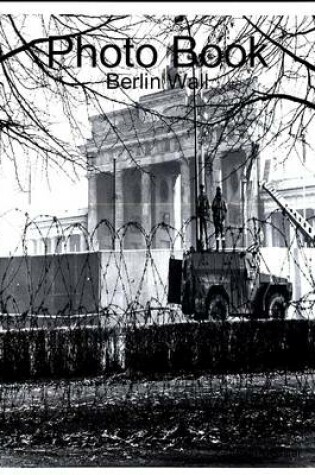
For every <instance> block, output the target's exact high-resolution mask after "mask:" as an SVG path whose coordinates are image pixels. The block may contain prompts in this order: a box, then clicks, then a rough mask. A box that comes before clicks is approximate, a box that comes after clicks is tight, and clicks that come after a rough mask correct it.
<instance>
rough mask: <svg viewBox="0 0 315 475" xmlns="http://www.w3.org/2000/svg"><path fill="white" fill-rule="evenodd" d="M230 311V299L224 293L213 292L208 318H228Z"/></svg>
mask: <svg viewBox="0 0 315 475" xmlns="http://www.w3.org/2000/svg"><path fill="white" fill-rule="evenodd" d="M228 312H229V306H228V301H227V299H226V298H225V297H224V295H222V294H213V295H211V296H210V297H209V301H208V319H209V320H226V319H227V316H228Z"/></svg>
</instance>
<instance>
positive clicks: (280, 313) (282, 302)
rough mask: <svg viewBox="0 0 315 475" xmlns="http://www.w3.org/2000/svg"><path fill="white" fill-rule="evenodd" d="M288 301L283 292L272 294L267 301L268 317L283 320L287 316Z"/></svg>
mask: <svg viewBox="0 0 315 475" xmlns="http://www.w3.org/2000/svg"><path fill="white" fill-rule="evenodd" d="M287 308H288V301H287V299H286V297H285V295H284V294H283V293H281V292H274V293H272V294H271V295H270V296H269V297H268V300H267V305H266V317H267V318H274V319H275V318H277V319H280V320H283V319H284V318H285V316H286V311H287Z"/></svg>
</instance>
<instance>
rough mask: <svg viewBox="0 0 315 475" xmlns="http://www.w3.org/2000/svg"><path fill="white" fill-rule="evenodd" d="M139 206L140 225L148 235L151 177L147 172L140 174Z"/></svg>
mask: <svg viewBox="0 0 315 475" xmlns="http://www.w3.org/2000/svg"><path fill="white" fill-rule="evenodd" d="M141 206H142V217H141V220H142V222H141V224H142V226H143V227H144V229H145V232H146V233H147V234H149V233H150V231H151V227H152V220H151V175H150V173H149V170H147V171H146V172H142V173H141Z"/></svg>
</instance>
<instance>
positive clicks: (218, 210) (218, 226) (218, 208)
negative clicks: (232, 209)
mask: <svg viewBox="0 0 315 475" xmlns="http://www.w3.org/2000/svg"><path fill="white" fill-rule="evenodd" d="M226 212H227V206H226V202H225V200H224V199H223V198H222V194H221V188H220V187H219V186H218V187H217V191H216V194H215V197H214V200H213V202H212V213H213V224H214V231H215V242H216V251H219V248H220V238H221V241H222V251H224V250H225V233H224V221H225V218H226Z"/></svg>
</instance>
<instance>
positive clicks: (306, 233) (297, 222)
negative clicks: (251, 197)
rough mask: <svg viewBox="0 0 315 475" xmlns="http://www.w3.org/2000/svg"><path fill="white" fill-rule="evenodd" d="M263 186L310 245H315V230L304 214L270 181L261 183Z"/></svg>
mask: <svg viewBox="0 0 315 475" xmlns="http://www.w3.org/2000/svg"><path fill="white" fill-rule="evenodd" d="M261 187H262V188H263V189H264V190H265V191H266V192H267V193H268V194H269V195H270V196H271V198H272V199H273V200H274V201H275V202H276V203H277V204H278V205H279V206H280V208H281V209H282V211H283V213H284V214H285V215H286V216H287V217H288V218H289V219H290V221H291V222H292V223H293V225H294V226H296V228H297V229H298V230H299V231H300V232H301V234H302V235H303V237H304V238H305V240H306V242H307V243H308V244H309V245H310V246H314V245H315V230H314V229H313V227H312V226H311V225H310V224H309V223H308V222H307V221H306V220H305V219H304V218H303V216H302V215H301V214H300V213H299V212H298V211H296V210H295V209H294V208H291V207H290V205H289V204H288V203H287V202H286V201H285V200H284V199H283V198H282V197H281V195H279V193H278V191H277V190H275V189H274V188H273V187H272V186H271V185H270V183H266V182H265V181H264V182H262V183H261Z"/></svg>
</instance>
